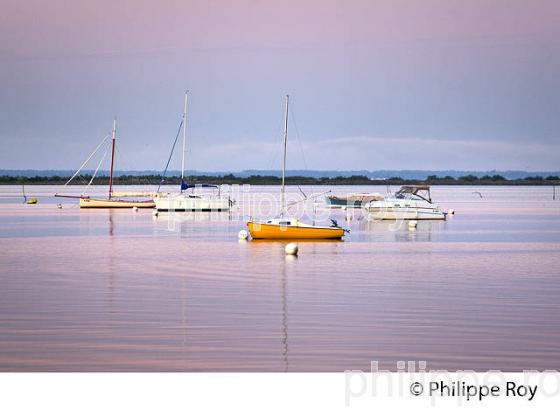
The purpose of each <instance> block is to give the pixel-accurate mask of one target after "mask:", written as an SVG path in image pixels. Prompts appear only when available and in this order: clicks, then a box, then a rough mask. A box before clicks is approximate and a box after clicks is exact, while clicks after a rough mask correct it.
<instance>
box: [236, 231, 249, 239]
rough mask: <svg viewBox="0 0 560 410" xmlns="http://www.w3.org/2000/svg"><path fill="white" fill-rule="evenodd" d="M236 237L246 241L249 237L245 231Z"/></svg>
mask: <svg viewBox="0 0 560 410" xmlns="http://www.w3.org/2000/svg"><path fill="white" fill-rule="evenodd" d="M237 237H238V238H239V239H241V240H246V239H247V238H248V237H249V234H248V233H247V231H246V230H245V229H242V230H240V231H239V233H238V234H237Z"/></svg>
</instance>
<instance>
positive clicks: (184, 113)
mask: <svg viewBox="0 0 560 410" xmlns="http://www.w3.org/2000/svg"><path fill="white" fill-rule="evenodd" d="M188 98H189V92H188V91H185V106H184V109H183V156H182V158H181V191H182V190H183V180H184V178H185V150H186V149H187V148H186V147H187V102H188Z"/></svg>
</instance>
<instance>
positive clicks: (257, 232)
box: [247, 222, 344, 239]
mask: <svg viewBox="0 0 560 410" xmlns="http://www.w3.org/2000/svg"><path fill="white" fill-rule="evenodd" d="M247 228H248V229H249V233H250V234H251V238H253V239H341V238H342V237H343V236H344V229H342V228H335V227H328V228H322V227H312V226H310V227H307V226H280V225H272V224H263V223H259V222H247Z"/></svg>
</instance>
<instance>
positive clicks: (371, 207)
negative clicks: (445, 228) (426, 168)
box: [365, 185, 446, 220]
mask: <svg viewBox="0 0 560 410" xmlns="http://www.w3.org/2000/svg"><path fill="white" fill-rule="evenodd" d="M365 209H366V210H367V215H368V218H369V219H377V220H402V219H439V220H444V219H445V217H446V214H445V212H443V211H441V210H440V209H439V207H438V206H437V205H435V204H433V203H432V198H431V196H430V187H429V186H427V185H405V186H403V187H401V189H399V190H398V191H397V192H396V193H395V194H394V195H391V196H388V197H386V198H385V200H383V201H373V202H370V203H368V204H367V205H366V206H365Z"/></svg>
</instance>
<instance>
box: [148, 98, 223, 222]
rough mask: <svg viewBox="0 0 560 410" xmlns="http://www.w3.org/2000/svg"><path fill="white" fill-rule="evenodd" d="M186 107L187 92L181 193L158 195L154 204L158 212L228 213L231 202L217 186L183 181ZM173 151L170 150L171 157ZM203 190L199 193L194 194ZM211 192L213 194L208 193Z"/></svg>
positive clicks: (185, 113)
mask: <svg viewBox="0 0 560 410" xmlns="http://www.w3.org/2000/svg"><path fill="white" fill-rule="evenodd" d="M187 106H188V91H187V92H185V105H184V110H183V121H182V127H183V152H182V157H181V191H180V192H179V193H175V194H172V193H158V194H157V195H156V196H155V197H154V202H155V204H156V208H157V210H158V211H162V212H223V211H229V210H230V208H231V205H232V200H231V199H230V197H229V196H225V195H221V193H220V188H219V186H217V185H207V184H196V185H189V184H188V183H187V182H186V181H185V151H186V144H187ZM172 154H173V149H172V150H171V155H172ZM194 189H197V190H198V191H202V190H205V191H203V192H201V193H199V192H195V191H194ZM209 190H213V191H215V193H213V192H211V191H209Z"/></svg>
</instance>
